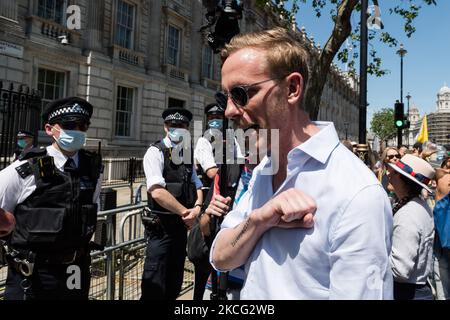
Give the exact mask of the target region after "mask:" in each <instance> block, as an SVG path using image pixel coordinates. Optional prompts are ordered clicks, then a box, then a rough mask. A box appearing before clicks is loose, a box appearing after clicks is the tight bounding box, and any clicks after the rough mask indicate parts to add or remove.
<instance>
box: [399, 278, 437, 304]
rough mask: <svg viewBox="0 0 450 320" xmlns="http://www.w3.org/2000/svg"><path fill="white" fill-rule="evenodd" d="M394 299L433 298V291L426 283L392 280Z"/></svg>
mask: <svg viewBox="0 0 450 320" xmlns="http://www.w3.org/2000/svg"><path fill="white" fill-rule="evenodd" d="M394 300H433V292H432V291H431V287H430V285H429V284H428V283H426V284H415V283H401V282H397V281H394Z"/></svg>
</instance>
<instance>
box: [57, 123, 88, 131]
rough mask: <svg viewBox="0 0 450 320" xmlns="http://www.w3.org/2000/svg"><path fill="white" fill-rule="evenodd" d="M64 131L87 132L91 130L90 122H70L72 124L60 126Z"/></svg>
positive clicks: (61, 124)
mask: <svg viewBox="0 0 450 320" xmlns="http://www.w3.org/2000/svg"><path fill="white" fill-rule="evenodd" d="M59 125H60V126H61V128H63V130H77V129H79V130H81V131H87V130H88V129H89V125H90V122H85V121H80V122H75V121H70V122H63V123H60V124H59Z"/></svg>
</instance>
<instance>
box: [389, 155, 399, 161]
mask: <svg viewBox="0 0 450 320" xmlns="http://www.w3.org/2000/svg"><path fill="white" fill-rule="evenodd" d="M386 158H388V159H389V160H392V159H394V158H397V159H400V158H401V156H400V155H399V154H391V155H390V156H386Z"/></svg>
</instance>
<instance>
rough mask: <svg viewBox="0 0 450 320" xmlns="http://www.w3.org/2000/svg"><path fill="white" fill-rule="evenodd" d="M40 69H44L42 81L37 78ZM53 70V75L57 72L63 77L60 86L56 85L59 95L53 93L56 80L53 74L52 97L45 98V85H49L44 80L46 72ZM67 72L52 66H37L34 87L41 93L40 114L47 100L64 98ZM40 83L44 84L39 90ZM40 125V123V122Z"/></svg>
mask: <svg viewBox="0 0 450 320" xmlns="http://www.w3.org/2000/svg"><path fill="white" fill-rule="evenodd" d="M41 70H44V71H45V78H44V82H42V81H39V78H40V71H41ZM49 71H50V72H54V73H55V75H57V74H59V75H62V77H63V84H62V86H58V87H59V88H60V89H59V91H60V95H57V96H56V95H55V87H56V86H55V84H56V81H57V79H56V76H55V79H54V82H53V87H54V88H53V97H52V98H51V99H49V98H47V97H46V86H47V85H49V84H50V83H47V82H46V79H47V73H48V72H49ZM67 73H68V72H67V71H62V70H56V69H52V68H48V67H46V66H38V70H37V79H36V88H37V90H38V91H40V92H41V94H42V99H41V114H42V112H43V110H44V108H45V105H46V104H47V103H49V102H51V101H53V100H55V99H61V98H64V97H65V96H66V92H67V81H68V74H67ZM40 84H43V85H44V89H43V90H40ZM40 121H42V119H41V120H40ZM41 125H42V123H41Z"/></svg>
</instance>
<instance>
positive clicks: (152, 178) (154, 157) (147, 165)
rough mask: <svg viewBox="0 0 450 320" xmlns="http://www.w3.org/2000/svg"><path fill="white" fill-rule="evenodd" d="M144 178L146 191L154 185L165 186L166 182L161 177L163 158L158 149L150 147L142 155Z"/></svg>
mask: <svg viewBox="0 0 450 320" xmlns="http://www.w3.org/2000/svg"><path fill="white" fill-rule="evenodd" d="M143 165H144V172H145V178H146V181H147V190H150V188H151V187H153V186H154V185H160V186H161V187H163V188H164V187H165V186H166V180H165V179H164V177H163V170H164V156H163V154H162V152H161V151H159V149H158V148H156V147H154V146H151V147H150V148H148V150H147V152H146V153H145V155H144V160H143Z"/></svg>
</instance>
